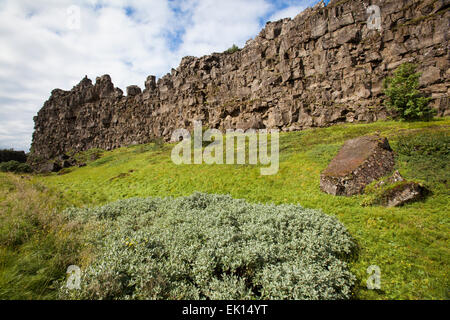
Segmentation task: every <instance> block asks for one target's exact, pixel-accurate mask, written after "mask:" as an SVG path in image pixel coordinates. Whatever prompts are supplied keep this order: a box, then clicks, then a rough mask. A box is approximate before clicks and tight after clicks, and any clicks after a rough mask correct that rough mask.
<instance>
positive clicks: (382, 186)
mask: <svg viewBox="0 0 450 320" xmlns="http://www.w3.org/2000/svg"><path fill="white" fill-rule="evenodd" d="M366 193H367V190H366ZM370 193H373V194H375V197H374V198H373V199H370V201H369V204H371V205H382V206H385V207H400V206H403V205H405V204H408V203H412V202H416V201H419V200H422V199H425V198H426V197H427V196H428V195H429V194H430V191H429V190H428V189H427V188H426V187H424V186H423V185H422V184H420V183H417V182H414V181H407V180H405V179H404V178H403V177H402V175H401V174H400V172H398V171H395V172H394V174H393V175H392V176H390V177H389V178H387V179H382V180H381V181H380V182H378V183H377V184H375V186H374V187H373V188H371V190H370V192H369V195H370Z"/></svg>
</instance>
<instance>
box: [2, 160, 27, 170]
mask: <svg viewBox="0 0 450 320" xmlns="http://www.w3.org/2000/svg"><path fill="white" fill-rule="evenodd" d="M0 171H1V172H13V173H31V172H32V169H31V167H30V166H29V165H28V164H26V163H20V162H18V161H15V160H12V161H8V162H2V163H0Z"/></svg>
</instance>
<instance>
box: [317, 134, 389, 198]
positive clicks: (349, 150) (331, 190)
mask: <svg viewBox="0 0 450 320" xmlns="http://www.w3.org/2000/svg"><path fill="white" fill-rule="evenodd" d="M394 165H395V161H394V152H393V151H392V149H391V147H390V145H389V142H388V140H387V139H386V138H383V137H380V136H377V135H375V136H364V137H359V138H356V139H352V140H349V141H347V142H345V144H344V146H343V147H342V148H341V150H340V151H339V153H338V155H337V156H336V157H335V158H334V159H333V160H332V161H331V163H330V164H329V166H328V168H326V169H325V171H324V172H323V173H322V175H321V177H320V188H321V190H322V191H324V192H326V193H328V194H332V195H336V196H352V195H355V194H361V193H363V192H364V188H365V187H366V186H367V185H369V184H370V183H371V182H373V181H375V180H377V179H379V178H381V177H383V176H385V175H387V174H389V173H391V172H392V171H393V169H394Z"/></svg>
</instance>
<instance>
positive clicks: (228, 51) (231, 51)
mask: <svg viewBox="0 0 450 320" xmlns="http://www.w3.org/2000/svg"><path fill="white" fill-rule="evenodd" d="M240 50H241V49H239V47H238V46H237V45H235V44H233V46H232V47H231V48H229V49H227V50H225V52H224V53H227V54H232V53H235V52H238V51H240Z"/></svg>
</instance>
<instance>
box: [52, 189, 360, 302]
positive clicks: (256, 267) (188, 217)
mask: <svg viewBox="0 0 450 320" xmlns="http://www.w3.org/2000/svg"><path fill="white" fill-rule="evenodd" d="M65 214H67V215H68V217H69V218H70V219H71V220H72V221H80V222H87V221H90V222H91V223H94V224H95V223H98V224H99V227H98V228H96V229H97V230H101V231H98V232H97V233H96V234H95V236H93V238H92V243H93V244H95V245H96V247H97V248H98V251H97V254H96V256H95V258H94V260H93V262H92V263H91V264H90V265H89V266H88V267H87V268H84V270H83V272H82V279H81V290H72V291H69V290H68V289H66V288H65V287H64V286H62V287H61V290H60V293H61V297H62V298H75V299H348V298H350V297H351V295H352V287H353V284H354V281H355V277H354V276H353V275H352V274H351V272H350V271H349V270H348V267H347V263H346V262H345V259H346V258H348V256H349V255H350V254H351V252H352V250H353V249H354V248H355V244H354V242H353V240H352V239H351V237H350V235H349V234H348V232H347V230H346V228H345V227H344V226H343V225H342V224H341V223H340V222H339V221H338V220H337V219H336V218H334V217H330V216H327V215H325V214H323V213H321V212H319V211H315V210H310V209H304V208H302V207H301V206H296V205H281V206H275V205H260V204H250V203H247V202H246V201H244V200H234V199H233V198H231V197H229V196H221V195H208V194H201V193H196V194H194V195H192V196H190V197H184V198H177V199H173V198H165V199H160V198H148V199H139V198H135V199H129V200H122V201H118V202H115V203H111V204H108V205H106V206H104V207H100V208H95V209H69V210H67V211H66V212H65Z"/></svg>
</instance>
